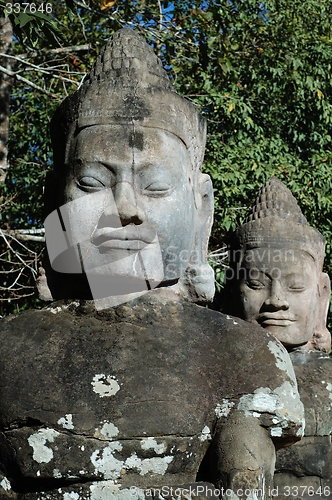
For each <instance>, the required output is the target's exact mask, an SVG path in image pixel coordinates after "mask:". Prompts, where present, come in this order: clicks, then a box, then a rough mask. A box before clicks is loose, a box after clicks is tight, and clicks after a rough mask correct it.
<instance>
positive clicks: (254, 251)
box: [228, 177, 331, 351]
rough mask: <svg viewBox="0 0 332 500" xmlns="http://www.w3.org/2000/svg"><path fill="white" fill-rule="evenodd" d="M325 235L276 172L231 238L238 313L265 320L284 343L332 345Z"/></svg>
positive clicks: (322, 347) (231, 276)
mask: <svg viewBox="0 0 332 500" xmlns="http://www.w3.org/2000/svg"><path fill="white" fill-rule="evenodd" d="M324 252H325V239H324V237H323V236H322V234H320V233H319V232H318V231H316V230H315V229H314V228H312V227H310V226H308V224H307V221H306V219H305V217H304V216H303V214H302V212H301V209H300V207H299V206H298V204H297V202H296V200H295V198H294V196H293V195H292V194H291V192H290V191H289V189H288V188H287V187H286V186H285V185H284V184H283V183H282V182H281V181H279V180H278V179H277V178H276V177H272V178H271V179H270V180H268V181H267V183H266V184H265V185H264V186H263V187H262V189H261V190H260V192H259V194H258V197H257V199H256V202H255V204H254V206H253V208H252V211H251V213H250V214H249V216H248V217H247V219H246V220H245V222H244V224H243V225H242V226H240V227H238V228H237V229H236V231H235V232H234V234H233V235H232V237H231V239H230V263H231V265H230V269H229V273H228V279H229V280H230V281H229V283H230V284H231V295H232V300H233V304H234V306H235V307H234V311H233V312H234V313H235V314H236V315H238V316H239V317H241V318H243V319H245V320H247V321H250V322H251V323H256V324H259V325H261V326H262V327H263V328H266V329H267V330H269V331H270V332H271V333H272V334H274V335H275V336H276V337H277V338H278V339H279V340H280V341H281V342H282V343H283V344H284V345H285V346H286V347H288V348H290V349H292V348H295V347H298V346H305V347H306V348H307V349H308V348H316V349H320V350H326V351H329V350H330V346H331V340H330V334H329V332H328V331H327V329H326V317H327V311H328V305H329V298H330V280H329V277H328V275H327V274H325V273H323V272H322V268H323V261H324Z"/></svg>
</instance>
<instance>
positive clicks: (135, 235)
mask: <svg viewBox="0 0 332 500" xmlns="http://www.w3.org/2000/svg"><path fill="white" fill-rule="evenodd" d="M51 128H52V140H53V146H54V167H55V170H54V176H53V177H52V178H51V179H49V180H48V184H47V187H46V191H45V193H46V211H47V218H46V221H45V227H46V238H47V246H48V250H49V261H50V262H49V264H48V265H46V266H45V270H46V274H43V276H44V278H43V280H42V283H43V295H44V297H46V298H47V297H48V298H50V297H51V296H52V297H53V298H54V299H61V300H59V301H58V302H55V303H52V304H51V305H49V306H48V307H46V308H45V309H43V310H40V311H28V312H26V313H23V314H21V315H18V316H17V317H9V318H6V319H5V320H4V321H3V324H2V332H1V342H0V346H1V347H0V349H1V359H2V363H1V369H0V398H1V406H0V425H1V441H0V457H1V460H0V467H1V472H2V477H1V478H0V487H1V488H2V490H1V494H0V498H1V499H7V498H14V499H17V500H37V499H40V500H42V499H43V500H51V499H61V500H80V499H82V500H87V499H90V500H112V499H117V500H124V499H126V500H129V499H133V500H138V499H142V500H143V499H144V498H148V497H151V496H153V497H154V498H160V497H161V496H162V497H167V498H174V497H177V498H178V497H181V498H188V497H189V498H193V497H195V496H201V497H203V498H209V497H211V496H212V497H220V498H224V499H226V498H227V499H233V500H236V499H241V500H242V499H252V500H253V499H264V500H267V499H269V498H271V496H272V479H273V471H274V462H275V446H278V447H282V446H284V445H286V444H289V443H292V442H295V441H297V440H298V439H299V438H300V437H301V435H302V433H303V407H302V404H301V402H300V400H299V395H298V392H297V386H296V380H295V375H294V372H293V368H292V365H291V362H290V359H289V356H288V354H287V352H286V350H285V349H284V348H283V347H282V345H281V344H280V343H279V342H278V341H277V340H276V339H274V337H273V335H271V334H270V333H268V332H266V333H265V332H263V333H262V332H261V331H260V328H257V327H255V326H252V325H250V324H248V323H246V322H245V321H242V320H239V319H235V318H232V317H230V316H225V315H222V314H220V313H218V312H216V311H211V310H209V309H207V308H205V307H201V306H199V305H197V304H195V303H194V302H199V303H203V302H204V301H206V300H207V299H209V298H211V297H212V295H213V273H212V272H211V270H210V268H209V266H208V264H207V262H206V253H207V243H208V237H209V232H210V228H211V223H212V210H213V199H212V186H211V181H210V179H209V177H208V176H207V175H205V174H202V172H201V166H202V161H203V153H204V144H205V122H204V119H203V118H202V117H201V116H200V115H199V113H198V112H197V111H196V109H195V107H194V106H193V105H192V104H191V103H190V102H189V101H187V100H185V99H184V98H182V97H180V96H179V95H178V94H177V93H176V92H175V90H174V88H173V87H172V85H171V84H170V82H169V80H168V78H167V75H166V73H165V72H164V70H163V69H162V67H161V64H160V61H159V60H158V59H157V57H156V56H155V55H154V54H153V51H152V50H151V49H150V48H149V46H148V45H147V44H146V43H145V41H143V40H142V39H141V38H140V37H139V36H138V35H137V34H136V33H135V32H134V31H132V30H130V29H124V30H120V31H119V32H118V33H116V34H115V35H114V37H113V38H112V39H110V40H109V42H108V43H107V44H106V46H105V47H104V49H103V50H102V51H101V54H100V56H99V57H98V59H97V61H96V63H95V65H94V67H93V68H92V70H91V72H90V74H89V75H88V77H87V78H86V80H85V81H84V83H83V85H82V87H81V88H80V89H79V90H78V91H77V92H76V93H75V94H73V95H72V96H70V97H68V98H67V99H66V100H65V101H64V103H63V104H62V105H61V106H60V108H59V109H58V111H57V112H56V114H55V116H54V119H53V121H52V127H51ZM45 276H47V287H46V281H45ZM47 290H48V291H47ZM181 485H182V486H181ZM180 486H181V488H180V489H177V490H175V489H174V488H179V487H180ZM172 488H173V489H172ZM198 488H199V489H198ZM216 488H217V489H219V490H218V491H216V490H215V489H216Z"/></svg>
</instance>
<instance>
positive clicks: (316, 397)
mask: <svg viewBox="0 0 332 500" xmlns="http://www.w3.org/2000/svg"><path fill="white" fill-rule="evenodd" d="M290 356H291V359H292V361H293V365H294V370H295V374H296V378H297V382H298V388H299V393H300V397H301V401H302V402H303V405H304V409H305V422H306V425H305V437H304V438H303V439H302V440H301V441H300V442H299V443H296V444H294V445H292V446H290V447H289V448H285V449H283V450H279V451H278V453H277V461H276V472H277V474H276V475H275V484H276V485H278V486H285V485H288V486H296V485H308V487H309V486H315V487H316V486H317V485H318V486H320V485H322V486H325V487H326V488H331V495H332V443H331V432H332V360H331V358H330V357H329V356H328V355H327V354H324V353H321V352H315V351H300V350H298V351H294V352H292V353H291V354H290ZM306 476H307V477H306ZM318 486H317V488H318ZM324 496H327V495H324ZM324 496H323V495H322V497H324ZM328 496H330V495H328Z"/></svg>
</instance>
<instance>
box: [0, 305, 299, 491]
mask: <svg viewBox="0 0 332 500" xmlns="http://www.w3.org/2000/svg"><path fill="white" fill-rule="evenodd" d="M66 307H67V306H65V307H63V305H62V306H61V305H59V306H57V305H55V306H52V308H50V309H51V310H43V311H29V312H27V313H24V314H22V315H19V316H18V317H9V318H7V319H6V320H5V321H4V325H3V326H4V328H3V330H2V333H1V344H0V345H1V358H2V360H3V362H2V364H1V373H0V399H1V402H2V405H1V410H0V418H1V431H2V433H1V444H0V447H1V449H0V452H1V466H2V473H3V476H4V478H5V479H3V481H2V483H1V486H2V487H3V489H4V490H5V491H6V495H7V496H6V495H5V493H4V492H3V495H4V496H3V497H0V498H10V496H9V495H14V493H13V492H14V491H15V492H16V493H15V495H16V496H15V495H14V496H12V498H22V499H23V498H24V499H37V498H46V499H48V498H52V499H53V498H54V499H55V498H59V499H60V498H61V499H64V500H67V498H71V497H66V496H65V493H66V492H67V493H68V495H69V494H70V492H73V493H75V494H76V495H79V496H74V497H73V498H75V499H78V498H83V499H85V498H91V499H96V500H97V499H99V498H110V496H109V495H110V490H109V488H115V489H116V488H118V487H119V485H121V488H122V489H127V488H130V486H133V485H135V486H137V487H140V488H147V487H149V486H158V485H165V484H177V485H179V484H185V483H192V482H194V481H196V480H201V481H204V480H207V481H212V482H213V481H214V480H215V478H213V477H211V475H209V473H208V472H207V471H206V470H205V469H204V466H203V465H202V461H203V463H204V460H203V458H204V456H205V454H206V452H207V450H208V447H209V444H210V442H211V440H213V434H214V429H215V427H216V422H217V419H218V417H219V419H225V418H227V415H228V414H229V412H230V411H231V409H232V408H233V407H235V408H236V407H237V406H238V405H240V404H242V407H243V408H247V411H248V412H249V414H252V413H253V412H254V411H255V410H259V408H256V407H255V398H254V397H253V396H252V395H253V394H255V393H257V391H258V392H262V391H263V392H264V387H265V388H266V387H269V391H270V392H269V394H270V393H271V394H274V392H273V391H275V393H278V389H280V387H283V384H284V383H286V384H287V383H288V384H289V379H288V378H287V376H286V372H285V367H283V366H282V362H281V365H280V353H279V354H278V353H277V352H276V351H275V353H273V351H274V350H275V349H278V348H279V346H278V344H277V343H276V341H274V340H272V336H270V335H269V334H266V336H263V337H262V334H261V332H260V331H259V330H258V332H257V329H256V328H254V327H252V326H251V325H248V324H247V323H245V322H243V321H241V320H234V319H233V318H231V317H229V316H228V317H226V316H223V315H221V314H220V313H217V312H213V311H209V310H207V309H205V308H202V307H199V306H196V305H193V304H186V303H169V304H167V305H162V304H157V303H153V300H152V298H151V297H145V299H144V301H143V300H142V301H141V302H140V303H138V304H136V305H130V304H128V305H123V306H120V307H118V308H116V309H110V310H105V311H102V312H99V313H97V312H96V311H95V309H94V308H93V307H92V306H91V305H89V304H88V303H83V304H81V305H79V304H78V303H71V304H70V305H69V308H67V309H66ZM70 309H72V310H70ZM271 342H272V344H271ZM271 346H272V347H271ZM278 356H279V357H278ZM278 360H279V361H278ZM278 362H279V367H278V366H276V364H277V365H278ZM253 363H255V364H257V363H258V364H259V370H257V369H255V366H253ZM262 366H264V367H266V369H265V370H264V369H263V370H262ZM256 368H257V367H256ZM280 368H281V369H280ZM263 373H264V374H263ZM262 378H263V379H264V380H262ZM286 379H287V382H285V381H286ZM250 395H251V396H250ZM241 398H242V399H241ZM243 398H244V399H243ZM248 398H249V400H250V401H249V403H248ZM271 400H272V399H271ZM241 401H242V403H241ZM257 404H258V403H256V406H257ZM246 405H247V406H246ZM263 406H264V405H263ZM242 407H241V408H242ZM264 410H265V413H264ZM275 410H276V409H275ZM250 412H251V413H250ZM272 413H273V412H272ZM274 413H275V412H274ZM286 413H287V412H286ZM295 413H296V412H294V414H295ZM256 416H259V417H260V418H261V419H263V420H264V425H265V426H266V427H267V428H269V427H273V422H272V419H273V417H275V414H274V415H269V414H268V409H267V408H266V407H265V409H264V408H263V409H261V414H257V411H256ZM279 417H280V415H279ZM287 418H289V420H290V421H291V420H292V417H291V416H290V415H288V416H286V417H285V419H286V420H287ZM284 427H286V426H285V425H284ZM291 427H293V428H291ZM298 428H299V422H295V421H294V422H293V425H290V426H288V428H287V429H286V428H285V429H284V434H283V436H282V437H283V438H290V439H294V435H295V434H296V432H297V431H298ZM277 434H278V433H277ZM279 436H280V434H279ZM295 439H296V438H295ZM9 484H10V486H9ZM4 486H5V488H4ZM103 488H104V489H105V488H106V489H107V488H108V489H107V491H108V493H105V494H106V495H108V496H105V497H102V496H98V495H97V493H98V492H99V493H98V494H100V491H101V490H102V489H103ZM38 491H46V492H47V494H46V493H45V495H46V496H44V497H40V495H39V493H36V492H38ZM96 491H97V493H93V492H96ZM105 491H106V490H105ZM60 492H61V493H60ZM17 494H18V496H17ZM93 495H95V496H93ZM96 495H97V496H96Z"/></svg>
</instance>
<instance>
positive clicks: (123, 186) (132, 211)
mask: <svg viewBox="0 0 332 500" xmlns="http://www.w3.org/2000/svg"><path fill="white" fill-rule="evenodd" d="M113 195H114V201H115V205H116V209H117V212H118V213H117V215H115V214H114V206H112V205H109V206H107V207H106V208H105V210H104V213H103V216H104V218H106V220H107V221H108V223H109V225H112V226H115V225H116V226H127V225H128V224H136V225H139V224H143V222H144V221H145V220H146V216H145V213H144V212H143V210H142V209H141V208H140V207H139V206H138V205H137V201H136V197H135V193H134V189H133V186H132V185H131V184H130V183H129V182H125V181H122V182H118V183H117V185H116V186H115V188H114V190H113ZM115 218H116V219H117V224H115V222H116V221H115ZM112 221H113V222H112Z"/></svg>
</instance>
